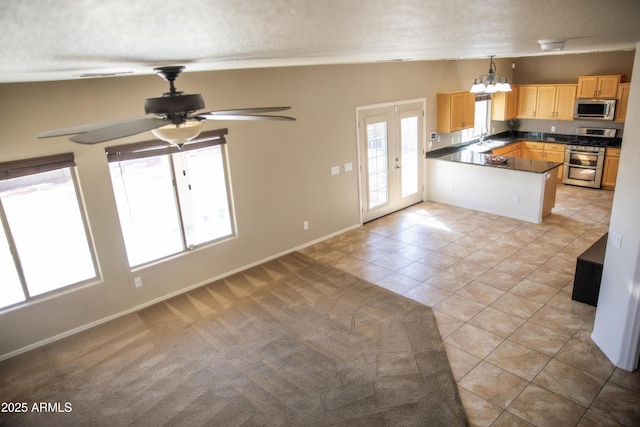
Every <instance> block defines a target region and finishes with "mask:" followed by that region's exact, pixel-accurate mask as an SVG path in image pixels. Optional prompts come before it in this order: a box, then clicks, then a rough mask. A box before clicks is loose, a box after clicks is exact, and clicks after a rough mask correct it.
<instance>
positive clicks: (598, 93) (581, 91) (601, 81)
mask: <svg viewBox="0 0 640 427" xmlns="http://www.w3.org/2000/svg"><path fill="white" fill-rule="evenodd" d="M620 77H621V76H619V75H612V76H580V77H578V95H577V97H578V98H609V99H613V98H615V97H617V96H618V85H619V84H620Z"/></svg>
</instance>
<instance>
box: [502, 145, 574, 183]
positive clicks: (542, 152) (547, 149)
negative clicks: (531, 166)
mask: <svg viewBox="0 0 640 427" xmlns="http://www.w3.org/2000/svg"><path fill="white" fill-rule="evenodd" d="M564 149H565V145H564V144H554V143H551V142H537V141H521V142H514V143H511V144H508V145H505V146H503V147H500V148H495V149H493V150H491V154H493V155H494V156H508V157H520V158H523V159H531V160H546V161H547V162H559V163H562V162H564ZM562 168H563V166H560V167H559V168H558V180H560V181H562Z"/></svg>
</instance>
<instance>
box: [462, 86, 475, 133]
mask: <svg viewBox="0 0 640 427" xmlns="http://www.w3.org/2000/svg"><path fill="white" fill-rule="evenodd" d="M462 95H463V98H464V101H463V111H462V129H467V128H472V127H473V126H474V125H475V120H474V119H475V115H476V94H475V93H469V92H467V93H463V94H462Z"/></svg>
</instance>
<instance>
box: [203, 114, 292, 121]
mask: <svg viewBox="0 0 640 427" xmlns="http://www.w3.org/2000/svg"><path fill="white" fill-rule="evenodd" d="M198 117H200V118H204V119H207V120H295V118H294V117H287V116H268V115H253V114H199V115H198Z"/></svg>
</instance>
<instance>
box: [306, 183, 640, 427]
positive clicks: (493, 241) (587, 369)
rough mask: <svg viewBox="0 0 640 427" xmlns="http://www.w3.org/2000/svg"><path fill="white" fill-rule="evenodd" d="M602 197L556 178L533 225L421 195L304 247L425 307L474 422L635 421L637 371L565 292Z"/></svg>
mask: <svg viewBox="0 0 640 427" xmlns="http://www.w3.org/2000/svg"><path fill="white" fill-rule="evenodd" d="M612 200H613V193H612V192H609V191H604V190H593V189H585V188H580V187H573V186H565V185H562V184H561V185H559V186H558V191H557V200H556V207H555V208H554V210H553V214H552V215H551V216H549V217H547V218H545V220H544V221H543V223H542V224H531V223H527V222H523V221H518V220H513V219H509V218H504V217H499V216H496V215H489V214H485V213H481V212H476V211H472V210H468V209H462V208H457V207H452V206H447V205H443V204H439V203H434V202H424V203H421V204H418V205H415V206H412V207H409V208H407V209H404V210H402V211H400V212H396V213H394V214H392V215H389V216H386V217H384V218H381V219H378V220H376V221H372V222H370V223H367V224H365V225H364V226H363V227H360V228H358V229H355V230H352V231H349V232H347V233H344V234H341V235H339V236H336V237H333V238H331V239H328V240H326V241H323V242H321V243H318V244H316V245H313V246H311V247H308V248H306V249H305V250H304V251H303V252H305V253H306V254H307V255H310V256H312V257H314V258H316V259H318V260H320V261H323V262H328V263H331V264H332V265H334V266H337V267H338V268H341V269H344V270H346V271H349V272H350V273H352V274H354V275H357V276H359V277H362V278H364V279H367V280H369V281H371V282H372V283H375V284H377V285H379V286H382V287H385V288H387V289H389V290H392V291H394V292H396V293H399V294H402V295H404V296H406V297H408V298H412V299H414V300H416V301H419V302H422V303H424V304H426V305H429V306H431V307H432V308H433V310H434V312H435V314H436V317H437V319H438V326H439V328H440V333H441V335H442V338H443V340H444V343H445V347H446V349H447V355H448V357H449V360H450V363H451V368H452V371H453V374H454V376H455V378H456V381H457V382H458V388H459V390H460V396H461V399H462V402H463V404H464V406H465V409H466V410H467V413H468V416H469V419H470V421H471V424H472V425H474V426H490V425H491V426H519V425H525V426H527V425H535V426H608V425H612V426H614V425H627V426H638V425H640V371H636V372H634V373H629V372H627V371H624V370H621V369H617V368H616V367H615V366H614V365H613V364H611V363H610V362H609V360H608V359H607V358H606V357H605V356H604V354H603V353H602V352H601V351H600V349H599V348H598V347H597V346H596V345H595V344H594V343H593V342H592V341H591V339H590V333H591V331H592V329H593V322H594V318H595V308H594V307H591V306H589V305H586V304H582V303H579V302H576V301H573V300H572V299H571V292H572V287H573V275H574V271H575V263H576V257H577V256H578V255H580V254H581V253H582V252H583V251H584V250H585V249H586V248H588V247H589V246H590V245H591V244H593V243H594V242H595V241H596V240H598V239H599V238H600V237H601V236H602V235H603V234H604V233H606V232H607V230H608V224H609V218H610V213H611V203H612Z"/></svg>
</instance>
